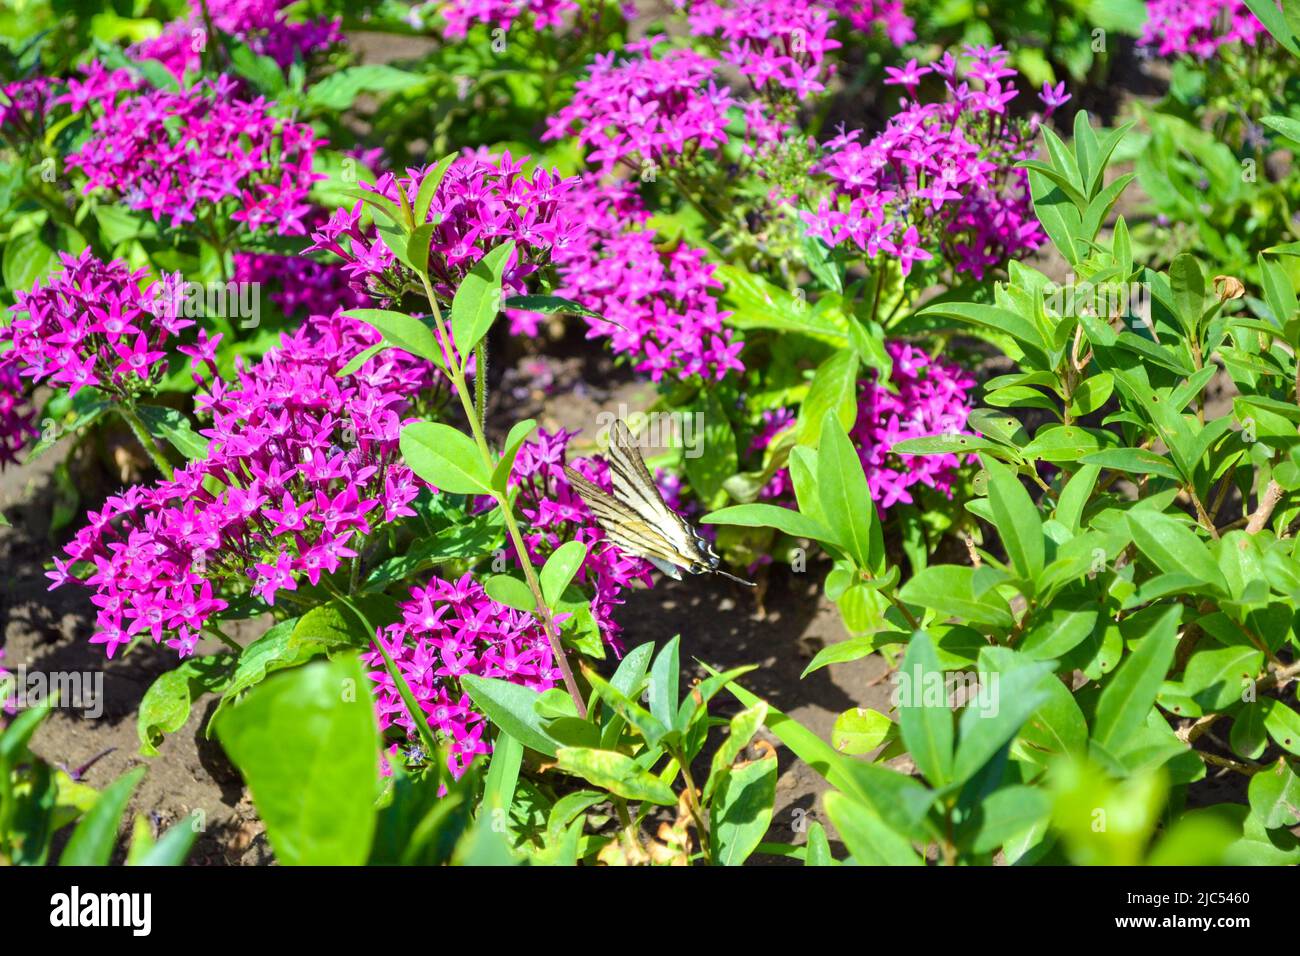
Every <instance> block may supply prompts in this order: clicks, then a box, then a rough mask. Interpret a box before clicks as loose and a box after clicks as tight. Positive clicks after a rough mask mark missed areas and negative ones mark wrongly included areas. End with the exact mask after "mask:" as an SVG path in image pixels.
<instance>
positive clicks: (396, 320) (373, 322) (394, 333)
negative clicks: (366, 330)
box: [343, 309, 446, 371]
mask: <svg viewBox="0 0 1300 956" xmlns="http://www.w3.org/2000/svg"><path fill="white" fill-rule="evenodd" d="M343 314H344V315H346V316H349V317H350V318H354V319H356V320H357V321H359V322H364V323H366V325H368V326H370V327H371V328H372V329H374V330H375V331H376V332H378V333H379V334H380V335H382V336H383V337H384V342H386V343H388V344H389V345H392V346H394V347H395V348H399V349H402V350H403V351H405V352H409V353H411V354H412V355H414V356H416V357H417V358H422V359H428V360H429V361H430V362H433V363H434V364H435V365H437V366H438V367H439V368H445V367H446V363H445V362H444V361H443V355H442V349H441V348H439V347H438V340H437V339H436V338H435V337H434V334H433V330H432V329H430V328H429V327H428V326H427V325H425V324H424V323H423V322H421V321H420V320H419V319H417V318H415V317H414V316H411V315H407V314H406V313H405V312H392V311H390V310H387V309H349V310H348V311H346V312H344V313H343ZM372 347H373V346H372ZM367 351H368V350H367ZM362 354H365V353H362ZM353 361H355V359H354V360H353ZM362 364H364V362H363V363H362ZM360 367H361V366H360V365H358V366H357V368H360ZM354 371H355V370H354Z"/></svg>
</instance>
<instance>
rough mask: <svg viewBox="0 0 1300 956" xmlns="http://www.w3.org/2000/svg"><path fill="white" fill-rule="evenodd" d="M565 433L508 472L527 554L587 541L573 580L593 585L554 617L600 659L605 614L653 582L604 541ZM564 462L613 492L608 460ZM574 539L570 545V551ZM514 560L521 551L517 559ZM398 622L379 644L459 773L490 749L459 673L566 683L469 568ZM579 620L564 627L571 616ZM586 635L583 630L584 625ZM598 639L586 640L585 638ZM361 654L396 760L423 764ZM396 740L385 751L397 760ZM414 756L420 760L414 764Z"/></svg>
mask: <svg viewBox="0 0 1300 956" xmlns="http://www.w3.org/2000/svg"><path fill="white" fill-rule="evenodd" d="M572 437H573V433H570V432H566V431H564V430H563V429H561V430H560V431H558V432H555V433H554V434H551V433H547V432H546V431H539V432H538V433H537V434H536V436H535V438H534V439H532V440H530V441H527V442H525V443H524V445H523V446H522V447H520V449H519V451H518V454H517V457H516V458H515V461H514V466H513V469H512V472H511V477H510V487H511V488H512V489H516V491H517V494H518V499H517V500H518V505H519V511H520V514H521V515H523V516H524V518H525V519H526V523H525V524H524V525H523V527H522V529H521V530H522V531H523V540H524V543H525V545H526V548H527V559H528V560H529V561H531V562H534V563H536V564H538V565H543V566H544V565H545V564H546V563H547V561H548V559H549V558H550V557H551V556H552V555H553V554H555V553H556V552H557V551H558V550H559V549H560V548H562V547H565V546H566V545H569V543H570V542H575V541H576V542H579V543H580V544H581V545H583V546H584V548H585V549H586V550H585V554H584V555H583V558H582V561H581V564H580V565H579V566H578V568H577V570H576V572H575V573H574V577H573V581H574V582H575V583H577V584H579V585H581V586H583V589H584V592H585V591H588V590H589V591H590V598H586V597H585V595H584V598H583V600H582V601H581V602H578V603H569V604H568V605H566V606H567V607H570V608H572V610H564V611H559V612H558V613H556V615H555V617H554V620H555V623H556V624H558V625H561V626H563V628H564V630H565V632H566V633H571V634H572V635H573V636H574V637H576V638H586V640H585V641H584V642H583V643H582V645H581V646H582V648H583V649H584V651H586V652H588V653H592V652H594V654H593V656H597V657H599V656H602V655H603V652H602V651H601V645H602V644H603V645H608V646H610V647H612V648H614V649H615V650H618V649H619V643H618V634H619V632H620V628H619V626H618V625H617V624H616V623H615V621H614V616H613V609H614V607H615V606H617V605H618V604H621V603H622V598H621V594H622V592H623V591H624V590H626V589H627V588H628V587H631V586H632V585H633V584H634V583H636V584H642V585H644V586H646V587H649V586H650V583H651V582H650V575H649V570H650V568H649V565H648V564H647V563H646V562H644V561H642V560H640V559H638V558H631V557H628V556H627V555H624V554H623V553H622V552H620V551H618V550H617V549H615V548H612V547H609V546H608V545H607V544H606V542H605V540H604V533H603V532H602V531H601V530H600V528H599V526H598V525H597V524H596V523H595V521H594V519H593V518H592V516H591V514H590V512H589V511H588V510H587V507H586V505H585V504H583V502H582V500H581V499H580V498H579V497H578V495H577V494H576V493H575V492H574V491H572V490H571V489H570V487H569V484H568V482H567V480H566V479H565V477H564V472H563V465H564V464H565V459H566V449H567V447H568V444H569V441H570V439H571V438H572ZM569 464H570V466H571V467H573V468H575V469H577V471H578V472H579V474H581V475H583V476H584V477H586V478H588V479H589V480H591V481H592V482H594V483H596V484H597V485H598V486H600V487H602V488H604V489H605V490H609V487H610V480H609V472H608V466H607V465H606V464H605V463H604V462H603V461H600V460H597V459H591V458H573V459H570V460H569ZM569 553H572V546H571V545H570V552H569ZM515 559H516V560H518V555H517V554H516V555H515ZM401 611H402V618H401V620H400V621H398V622H396V623H395V624H392V625H390V626H388V627H387V628H385V629H384V630H383V633H382V634H381V635H380V637H379V638H378V640H377V643H378V642H382V643H383V644H384V648H385V650H386V651H387V653H388V655H389V657H390V658H391V659H392V661H393V662H394V663H395V664H396V667H397V669H398V670H399V671H400V672H401V674H402V675H403V676H404V677H405V678H406V681H407V684H408V685H409V687H410V691H411V694H412V696H413V697H414V699H415V701H416V702H417V703H418V704H419V708H420V711H422V712H423V714H424V715H425V717H426V718H427V723H428V725H429V726H431V727H432V728H433V729H434V730H435V731H436V734H437V738H438V740H439V742H440V743H445V745H446V751H447V760H448V768H449V770H450V772H451V774H452V776H453V777H460V776H461V775H462V774H463V773H464V772H465V770H466V769H467V768H468V766H469V764H470V762H471V761H472V760H473V759H474V757H476V756H477V755H479V754H488V753H491V752H492V748H491V739H490V735H488V734H487V729H488V725H487V722H486V720H485V719H484V716H483V713H482V712H481V710H480V709H478V707H477V706H476V705H475V704H474V703H473V702H472V701H471V699H470V696H469V695H468V694H467V693H466V691H465V689H464V687H463V685H462V679H463V678H464V677H466V676H472V677H477V678H488V679H494V680H502V681H507V682H509V683H511V684H515V685H518V686H522V687H525V688H528V689H531V690H534V691H539V692H540V691H545V690H548V689H550V688H551V687H553V686H556V685H558V684H559V683H560V682H561V680H562V674H561V671H560V669H559V668H558V667H557V666H556V664H555V658H554V652H553V650H552V648H551V645H550V643H549V641H548V640H547V637H546V632H545V630H544V629H543V628H542V626H541V624H540V623H539V621H538V618H537V616H536V615H535V614H534V613H531V612H529V611H527V610H520V609H515V608H511V607H510V606H508V605H506V604H503V603H501V602H499V601H496V600H494V599H493V598H492V597H491V596H489V594H488V592H487V591H486V590H485V589H484V586H483V584H482V582H480V581H478V580H476V579H475V578H474V577H473V576H471V575H469V574H465V575H463V576H462V577H460V578H459V579H457V580H454V581H453V580H447V579H445V578H442V577H434V578H431V579H430V580H429V581H428V583H427V585H425V586H423V587H421V586H418V585H417V586H415V587H413V588H412V589H411V592H410V597H409V600H408V601H407V602H405V603H403V604H402V605H401ZM575 617H577V618H579V619H580V620H577V621H574V624H575V625H576V626H574V627H572V628H571V627H570V624H569V622H570V620H571V619H573V618H575ZM583 620H586V621H589V622H590V626H591V629H594V633H590V630H589V631H588V633H586V634H584V633H583V631H584V627H583V626H582V621H583ZM593 642H594V643H593ZM362 660H363V661H364V662H366V663H367V664H369V665H371V666H372V667H374V668H376V669H375V670H373V671H372V672H371V674H370V676H371V679H372V680H373V681H375V684H376V686H375V690H374V692H375V698H376V707H377V711H378V714H379V721H380V727H381V729H383V728H387V727H389V726H396V727H399V728H401V729H402V730H403V731H404V732H405V734H406V736H407V738H408V739H409V744H408V747H407V749H406V750H405V751H404V752H403V758H404V759H405V760H406V761H408V762H411V763H415V764H419V763H422V762H423V759H426V758H427V757H429V756H431V755H428V754H424V755H419V754H418V753H417V750H416V748H420V747H421V744H420V743H419V733H418V730H417V728H416V725H415V722H414V721H413V720H412V718H411V714H410V712H409V711H408V710H407V708H406V705H405V703H404V702H403V700H402V696H401V693H400V690H399V688H398V686H397V684H396V682H395V680H394V678H393V677H391V676H390V675H389V672H388V671H387V670H386V669H384V657H383V654H382V653H381V652H380V651H379V650H378V649H375V650H373V651H371V652H369V653H368V654H363V655H362ZM398 748H399V745H397V744H394V745H392V748H390V756H392V757H394V758H396V757H397V755H398ZM417 758H421V759H417Z"/></svg>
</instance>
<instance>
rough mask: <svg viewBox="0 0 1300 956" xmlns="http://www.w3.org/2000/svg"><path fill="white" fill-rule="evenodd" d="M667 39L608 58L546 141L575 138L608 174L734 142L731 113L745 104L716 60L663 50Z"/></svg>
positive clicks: (596, 65)
mask: <svg viewBox="0 0 1300 956" xmlns="http://www.w3.org/2000/svg"><path fill="white" fill-rule="evenodd" d="M664 42H665V37H663V36H649V37H645V38H644V39H641V40H637V41H635V42H633V43H629V44H628V45H627V47H626V48H625V49H624V51H623V53H622V54H621V55H620V54H616V53H613V52H610V53H601V54H598V55H597V56H596V58H595V61H594V62H593V64H592V65H591V67H590V68H589V70H588V73H587V76H586V78H584V79H581V80H579V81H578V83H577V86H576V89H575V91H574V95H573V100H572V101H571V102H570V103H569V104H568V105H567V106H565V107H564V108H563V109H561V110H560V111H559V112H558V113H556V114H555V115H554V116H552V117H550V118H549V119H548V120H547V127H546V133H545V134H544V135H543V136H542V139H543V140H551V139H560V138H562V137H565V136H569V135H573V136H576V137H577V139H578V142H579V143H581V144H582V145H583V146H585V147H587V150H588V153H587V161H588V163H592V164H599V165H600V169H601V172H602V173H609V172H610V171H611V170H613V169H614V168H615V167H616V166H617V165H618V164H620V163H623V164H624V165H626V166H628V167H630V168H631V169H633V170H636V171H637V172H638V173H642V172H644V171H645V170H647V169H649V168H650V167H654V166H659V167H662V166H675V165H677V164H678V163H679V162H682V161H685V160H687V159H689V158H690V157H691V156H693V155H694V154H695V153H697V152H699V151H701V150H713V149H716V148H718V147H720V146H722V145H723V144H725V143H726V142H727V133H726V127H727V111H728V110H729V109H731V108H732V107H733V106H738V105H739V104H738V102H737V101H736V99H735V98H734V97H733V96H732V95H731V91H730V90H729V89H728V88H727V87H725V86H719V85H718V84H717V82H716V80H715V79H714V73H715V71H716V70H717V69H718V67H719V65H720V64H719V62H718V61H717V60H712V59H710V58H708V57H705V56H701V55H700V54H698V53H696V52H695V51H694V50H691V49H688V48H679V49H666V50H662V51H661V50H659V49H658V47H659V46H660V44H662V43H664Z"/></svg>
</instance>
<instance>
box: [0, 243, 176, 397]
mask: <svg viewBox="0 0 1300 956" xmlns="http://www.w3.org/2000/svg"><path fill="white" fill-rule="evenodd" d="M59 258H60V260H61V261H62V263H63V269H62V271H60V272H56V273H54V274H53V275H52V276H50V277H49V278H48V279H46V280H44V282H41V281H37V282H36V284H35V285H33V286H32V289H31V291H30V292H29V291H25V290H23V289H17V290H15V291H14V299H15V302H14V305H13V306H12V311H13V313H14V315H15V318H14V319H13V321H12V322H11V323H10V324H9V325H8V326H5V327H0V344H4V343H10V344H11V346H12V348H11V350H10V351H7V352H5V353H4V354H5V357H6V359H8V360H9V361H11V362H13V363H16V365H17V367H18V368H19V370H20V373H21V374H22V376H23V377H24V378H28V379H31V380H32V381H33V382H48V383H49V384H50V385H55V386H60V385H63V386H67V388H68V392H69V394H71V395H75V394H77V392H78V391H80V390H81V389H83V388H87V387H90V388H98V389H101V390H103V391H105V392H109V393H112V394H114V395H116V396H117V397H118V398H122V399H129V398H133V397H135V396H138V395H140V394H141V393H143V392H147V391H149V390H150V389H151V388H152V387H153V386H154V385H155V384H156V380H157V379H158V378H159V377H161V376H162V375H163V374H164V373H165V372H166V368H167V363H166V361H165V358H166V354H167V346H168V343H169V342H170V341H171V340H172V339H173V338H174V337H175V336H177V335H178V334H179V333H180V332H181V330H183V329H185V328H187V327H188V326H191V325H193V324H194V323H193V322H192V321H190V320H189V319H186V318H183V317H182V316H181V310H180V308H179V305H180V298H179V296H178V295H177V289H178V286H179V283H180V276H179V275H175V276H168V277H166V278H164V279H163V281H162V282H161V283H149V284H148V285H144V283H145V280H146V278H147V277H148V271H147V270H144V269H141V270H138V271H134V272H133V271H131V268H130V267H129V266H128V265H127V264H126V263H125V262H123V261H122V260H121V259H114V260H113V261H112V262H107V263H106V262H103V261H101V260H99V259H97V258H95V256H94V255H93V254H92V253H91V251H90V250H89V249H85V250H83V251H82V253H81V255H79V256H70V255H68V254H67V253H66V252H63V253H60V254H59Z"/></svg>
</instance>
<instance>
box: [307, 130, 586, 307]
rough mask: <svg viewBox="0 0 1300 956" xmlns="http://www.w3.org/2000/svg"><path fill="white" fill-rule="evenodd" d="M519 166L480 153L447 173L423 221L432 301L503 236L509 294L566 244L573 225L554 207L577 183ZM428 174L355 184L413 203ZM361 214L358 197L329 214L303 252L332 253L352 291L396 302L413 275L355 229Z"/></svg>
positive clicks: (451, 289)
mask: <svg viewBox="0 0 1300 956" xmlns="http://www.w3.org/2000/svg"><path fill="white" fill-rule="evenodd" d="M526 161H527V157H525V158H524V159H522V160H518V161H516V160H515V159H513V158H512V157H511V155H510V153H509V152H505V153H502V154H501V155H500V156H491V155H489V154H487V152H486V151H480V152H478V153H467V154H466V155H464V156H461V157H460V158H459V159H457V160H456V161H455V162H453V163H452V164H451V166H450V167H449V168H448V170H447V173H446V175H445V176H444V177H443V180H442V182H441V183H440V184H439V185H438V188H437V191H436V192H435V193H434V197H433V203H432V205H431V206H430V207H429V212H428V216H427V219H426V221H428V222H433V223H435V226H434V230H433V235H432V237H431V239H430V242H429V260H428V268H429V277H430V279H431V280H432V282H433V285H434V290H435V292H437V293H438V295H439V296H441V297H444V298H446V299H448V300H450V299H451V297H452V296H453V295H454V294H455V291H456V288H457V287H458V286H459V285H460V281H461V279H463V278H464V277H465V275H466V274H467V273H468V272H469V271H470V269H472V268H473V267H474V265H475V263H477V262H478V261H479V260H480V259H482V258H483V256H484V255H485V254H486V253H487V252H488V250H490V249H492V248H493V247H494V246H498V245H501V244H502V243H503V242H505V241H507V240H510V239H513V240H514V242H515V249H514V252H513V253H512V254H511V257H510V260H509V262H508V263H507V265H506V270H505V275H504V277H503V282H504V285H505V287H506V289H507V290H509V291H510V292H514V293H521V292H523V291H524V290H525V286H524V280H525V279H526V278H527V277H528V276H530V275H532V273H534V272H536V271H537V270H538V269H539V268H541V267H542V266H543V265H545V264H546V263H547V262H548V261H549V259H550V256H551V255H552V254H553V252H554V251H555V250H558V249H562V248H564V247H565V246H566V245H567V244H568V243H569V242H570V241H571V240H572V238H573V232H574V228H575V227H574V226H573V224H572V223H571V222H570V220H569V219H568V218H566V217H564V216H561V215H560V207H561V206H562V205H563V204H564V203H565V202H566V201H568V195H569V193H570V191H571V190H572V189H573V187H574V186H575V185H576V183H577V180H575V179H566V178H564V177H562V176H560V175H559V174H558V173H556V172H554V171H547V170H545V169H540V168H539V169H536V170H534V171H533V173H532V174H531V175H526V174H525V173H524V172H523V167H524V163H525V162H526ZM433 169H434V167H433V166H426V167H424V168H423V169H412V170H408V171H407V173H408V175H407V176H405V177H404V178H401V179H398V178H397V177H396V176H394V175H393V174H392V173H385V174H384V175H383V176H381V177H380V178H379V179H378V180H377V181H376V182H375V184H374V185H373V186H370V185H366V184H363V185H364V188H366V189H368V190H370V191H372V192H375V193H378V194H379V195H381V196H384V197H385V198H387V199H389V200H391V201H392V202H394V203H396V202H397V201H398V195H399V190H400V191H401V192H402V193H404V194H405V195H406V198H407V200H408V201H409V202H410V203H411V204H412V205H414V204H415V201H416V198H417V197H418V196H419V192H420V186H421V185H422V184H423V182H424V179H425V177H426V176H428V175H429V174H430V173H431V172H432V171H433ZM361 213H362V203H361V201H360V200H358V201H357V203H356V205H354V206H353V207H352V208H351V209H350V210H348V209H339V210H337V211H336V212H335V213H334V215H332V216H331V217H330V219H329V221H328V222H327V223H325V225H324V226H322V227H321V228H320V229H317V230H316V231H315V232H313V233H312V242H313V244H312V245H311V246H310V247H309V249H308V251H313V250H321V251H327V252H332V253H334V254H335V255H337V256H339V257H340V258H341V259H343V261H344V263H345V264H344V266H343V268H344V270H345V271H346V272H347V274H348V275H349V276H350V277H351V280H352V283H353V286H354V287H355V288H356V289H357V290H358V291H360V292H363V293H365V294H367V295H370V296H373V297H375V298H380V299H389V298H397V297H399V296H400V295H401V292H402V290H403V289H404V288H405V287H406V285H407V284H408V283H409V282H410V281H411V280H412V279H414V276H413V275H412V274H411V272H410V270H409V269H407V268H406V267H404V266H403V265H402V264H401V263H399V262H398V260H397V258H396V257H395V256H394V255H393V253H392V251H391V250H390V249H389V248H388V246H387V245H385V243H384V242H383V240H382V239H381V238H380V237H379V235H378V233H377V232H376V231H375V229H374V228H373V227H371V228H363V227H362V225H361ZM379 215H380V216H381V218H382V214H379Z"/></svg>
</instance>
